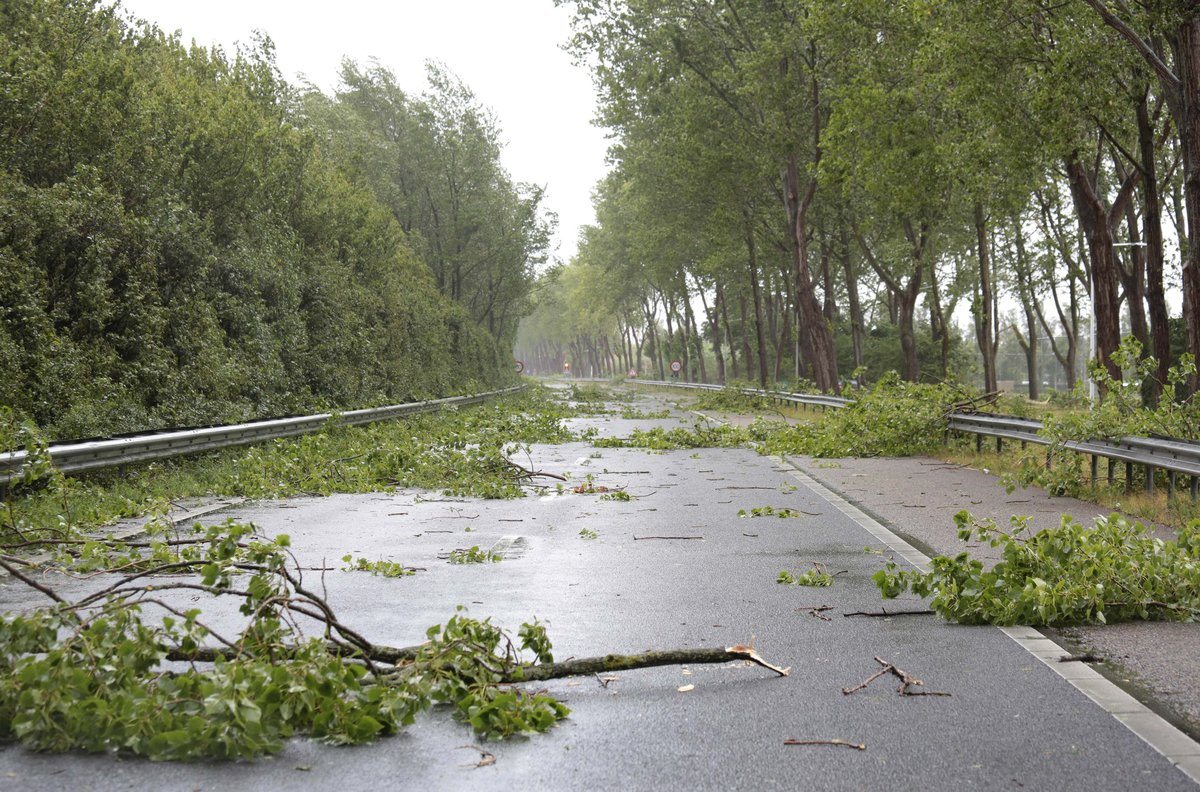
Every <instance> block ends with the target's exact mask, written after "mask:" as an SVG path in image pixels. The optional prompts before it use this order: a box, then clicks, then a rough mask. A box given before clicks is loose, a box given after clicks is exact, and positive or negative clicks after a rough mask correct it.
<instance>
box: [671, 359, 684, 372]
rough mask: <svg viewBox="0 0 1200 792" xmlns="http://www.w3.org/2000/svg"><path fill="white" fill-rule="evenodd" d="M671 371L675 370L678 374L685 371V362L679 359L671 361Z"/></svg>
mask: <svg viewBox="0 0 1200 792" xmlns="http://www.w3.org/2000/svg"><path fill="white" fill-rule="evenodd" d="M671 371H674V372H675V373H676V374H678V373H679V372H681V371H683V364H682V363H680V362H679V361H678V360H672V361H671Z"/></svg>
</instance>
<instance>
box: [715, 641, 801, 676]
mask: <svg viewBox="0 0 1200 792" xmlns="http://www.w3.org/2000/svg"><path fill="white" fill-rule="evenodd" d="M725 651H726V652H728V653H729V654H731V655H737V656H738V657H744V658H745V659H747V660H749V661H750V662H752V663H755V664H757V665H760V666H762V667H763V668H766V669H769V670H771V671H774V672H775V673H776V674H779V676H788V675H789V674H790V673H791V672H792V669H791V667H788V668H782V667H780V666H777V665H773V664H771V663H768V662H767V661H766V660H763V659H762V658H761V657H760V656H759V654H758V652H756V651H754V648H753V647H750V646H746V645H745V644H738V645H737V646H727V647H725Z"/></svg>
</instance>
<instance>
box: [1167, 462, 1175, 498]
mask: <svg viewBox="0 0 1200 792" xmlns="http://www.w3.org/2000/svg"><path fill="white" fill-rule="evenodd" d="M1173 500H1175V471H1174V470H1172V471H1169V472H1168V473H1167V503H1170V502H1171V501H1173Z"/></svg>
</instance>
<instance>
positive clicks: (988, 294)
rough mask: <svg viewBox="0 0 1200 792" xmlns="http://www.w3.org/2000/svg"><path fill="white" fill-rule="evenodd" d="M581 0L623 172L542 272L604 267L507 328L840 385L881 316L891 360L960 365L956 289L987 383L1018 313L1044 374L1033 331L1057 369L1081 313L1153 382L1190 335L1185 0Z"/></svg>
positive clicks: (1194, 112) (578, 47)
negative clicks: (1145, 365) (576, 251)
mask: <svg viewBox="0 0 1200 792" xmlns="http://www.w3.org/2000/svg"><path fill="white" fill-rule="evenodd" d="M572 5H573V6H574V12H575V16H574V26H575V27H574V29H575V35H574V38H573V40H572V42H571V46H572V47H573V49H574V51H575V52H576V54H577V55H578V56H579V58H580V59H581V61H583V62H587V63H589V64H591V65H592V67H593V70H594V75H595V81H596V84H597V86H598V87H599V89H600V92H601V105H602V110H601V120H602V123H604V124H605V125H606V126H608V127H610V128H611V129H612V130H613V131H614V133H615V140H616V142H615V144H614V146H613V150H612V156H613V159H614V161H615V163H616V167H615V169H614V171H613V172H612V173H611V174H610V176H609V177H608V178H607V179H606V180H605V181H604V182H603V183H602V184H601V185H600V186H599V187H598V189H597V192H596V203H597V214H598V223H597V226H596V227H595V228H593V229H590V230H589V231H588V232H587V234H586V235H585V237H584V240H583V246H582V249H581V252H580V255H579V257H578V259H577V260H576V261H574V262H573V263H572V264H571V265H570V267H569V268H568V269H569V270H577V271H578V272H576V273H574V274H572V275H571V276H570V278H567V273H562V275H560V276H558V277H563V278H567V279H568V280H575V281H584V282H587V281H592V282H595V284H596V285H597V286H598V287H599V288H597V289H595V290H591V291H589V292H588V307H589V310H588V311H579V310H574V309H566V310H556V311H554V312H553V315H554V316H555V317H560V319H559V322H558V325H557V326H549V325H548V324H547V323H546V322H544V321H542V322H532V323H531V324H530V325H529V328H528V330H527V331H526V332H525V334H524V335H523V337H522V340H523V344H522V346H523V348H525V347H530V348H532V347H533V346H536V345H538V344H541V346H542V348H544V349H548V350H552V349H553V345H554V343H555V342H558V343H575V344H576V345H580V344H585V345H586V344H590V345H592V346H604V345H605V342H606V340H607V339H616V340H617V343H615V344H614V343H612V342H608V346H609V347H614V346H616V347H621V346H622V345H623V346H624V347H625V348H628V346H629V345H630V343H631V342H632V344H633V346H634V347H637V346H639V345H642V346H644V347H646V348H648V352H649V354H648V357H649V359H650V360H651V361H654V360H656V359H657V358H659V357H660V355H658V354H657V353H656V351H655V347H656V346H658V347H662V346H664V345H666V346H670V348H672V349H673V350H674V351H675V354H677V355H684V356H686V358H687V361H688V363H689V364H691V363H693V362H694V366H691V365H690V366H689V367H690V368H691V369H692V371H690V372H689V373H691V374H693V375H696V376H705V375H706V374H714V375H715V377H716V378H724V377H726V376H733V375H737V376H747V377H752V378H754V379H758V380H760V381H762V382H763V383H766V382H767V381H768V380H770V379H772V378H775V379H779V378H781V377H785V376H796V375H799V376H803V377H806V378H808V379H810V380H812V382H813V383H814V384H815V385H816V386H817V387H819V388H820V389H822V390H828V391H836V390H838V389H839V388H840V386H841V384H842V383H843V382H844V381H845V379H846V378H847V377H848V376H849V375H850V373H851V370H855V369H859V370H861V367H863V366H868V367H869V366H870V365H872V359H871V354H870V352H871V346H872V338H873V337H875V338H878V337H884V338H887V337H890V338H895V339H896V341H897V348H896V351H895V357H894V363H895V364H896V367H897V368H898V369H899V370H900V371H901V373H902V374H903V376H904V377H906V378H908V379H917V378H919V377H921V376H938V377H945V376H947V375H952V374H955V373H956V371H955V368H956V363H955V361H956V359H957V358H958V357H959V350H958V348H957V346H958V344H959V343H960V339H958V337H957V333H956V330H955V326H954V322H953V317H954V314H955V312H956V311H960V312H969V314H970V315H971V317H972V322H971V325H972V334H973V336H974V338H973V339H972V342H973V343H972V346H974V347H975V348H976V349H977V350H978V352H977V356H976V358H977V360H978V361H979V368H980V373H981V379H982V384H983V385H984V387H985V388H987V389H989V390H991V389H994V388H995V387H996V384H997V366H996V354H997V348H998V343H999V340H1000V337H1001V335H1007V334H1012V335H1013V337H1014V338H1016V339H1018V343H1019V344H1020V346H1021V347H1022V349H1023V350H1025V354H1026V358H1027V366H1028V371H1029V372H1030V376H1029V377H1028V379H1029V380H1030V382H1031V384H1032V386H1033V388H1036V384H1037V382H1038V380H1039V377H1038V376H1037V374H1036V372H1037V370H1038V360H1037V354H1038V350H1039V349H1040V348H1041V347H1043V346H1045V345H1046V344H1045V341H1048V342H1049V346H1050V349H1051V350H1052V352H1053V354H1054V356H1055V357H1056V358H1057V359H1058V361H1059V363H1060V364H1061V366H1062V367H1063V370H1064V374H1065V378H1066V380H1067V382H1068V383H1069V384H1073V382H1074V379H1075V377H1076V376H1077V372H1078V370H1079V368H1080V365H1079V362H1080V361H1079V358H1080V357H1081V355H1083V354H1086V341H1083V342H1082V343H1081V335H1083V334H1084V332H1085V330H1086V322H1087V321H1089V319H1091V318H1093V317H1094V322H1095V332H1096V355H1097V358H1098V359H1099V361H1100V362H1101V363H1102V364H1104V365H1105V366H1107V367H1108V369H1109V371H1110V373H1111V374H1112V375H1113V376H1115V377H1119V376H1120V374H1121V372H1120V371H1119V370H1117V366H1116V365H1115V363H1113V361H1112V354H1113V352H1114V351H1115V350H1116V348H1117V346H1118V344H1119V343H1120V339H1121V335H1122V326H1124V327H1126V328H1128V330H1129V332H1131V333H1132V334H1133V335H1135V336H1137V337H1138V339H1139V340H1140V341H1141V342H1142V346H1143V348H1144V349H1145V350H1147V353H1148V354H1152V355H1153V356H1154V357H1155V358H1156V359H1157V360H1158V361H1159V366H1160V368H1159V371H1158V376H1157V378H1156V379H1157V381H1156V382H1152V383H1149V384H1148V386H1147V398H1148V399H1150V400H1151V401H1153V400H1156V399H1157V398H1158V396H1159V392H1160V383H1162V382H1165V381H1166V367H1167V366H1168V365H1169V364H1170V363H1171V362H1172V360H1174V359H1177V358H1178V356H1179V353H1180V352H1182V351H1183V347H1186V349H1187V350H1190V352H1191V353H1192V354H1193V355H1195V354H1196V353H1198V352H1200V318H1198V317H1200V313H1198V312H1200V240H1198V239H1197V238H1196V235H1197V234H1200V170H1198V169H1200V148H1198V146H1200V3H1197V2H1195V0H1149V1H1147V2H1139V3H1136V4H1126V3H1111V4H1110V3H1106V2H1104V1H1103V0H1068V2H1057V1H1056V2H1048V1H1047V0H1014V2H1006V3H994V2H989V1H988V0H909V1H908V2H893V1H892V0H861V1H860V2H854V3H842V2H832V0H768V1H767V2H761V1H759V0H753V1H751V0H722V1H721V2H710V1H709V0H621V1H619V0H576V2H574V3H572ZM544 286H545V288H544V289H543V293H544V294H547V295H553V296H552V297H548V298H547V299H553V300H559V301H562V300H569V294H564V293H562V292H561V290H559V289H556V287H555V286H554V285H553V284H552V283H549V282H548V283H546V284H544ZM1172 289H1174V290H1175V293H1176V294H1178V293H1179V292H1182V295H1183V301H1182V309H1183V310H1182V316H1176V317H1172V316H1171V315H1170V311H1169V310H1168V295H1169V294H1170V293H1171V291H1172ZM696 306H699V310H696ZM1009 306H1012V309H1011V310H1009ZM960 307H961V309H960ZM697 313H699V314H700V315H699V316H696V315H695V314H697ZM551 324H552V323H551ZM1173 329H1174V330H1175V333H1176V336H1177V337H1178V338H1179V342H1178V344H1177V345H1176V348H1172V330H1173ZM664 333H665V336H666V338H662V337H661V336H663V335H664ZM656 336H660V337H658V338H656ZM702 342H703V344H704V345H706V346H708V347H711V355H709V356H706V355H702V354H700V352H701V344H702ZM630 355H631V357H630V362H632V363H635V364H636V363H640V362H641V360H642V358H641V356H640V355H639V354H638V351H637V349H636V348H635V349H634V350H633V352H632V353H630ZM705 357H708V360H709V361H712V362H713V363H714V364H715V367H716V371H715V372H704V371H701V370H700V368H701V367H702V366H703V365H704V361H705ZM876 358H877V360H878V361H879V362H882V361H885V360H886V358H882V359H879V358H878V356H876ZM635 367H636V366H635ZM871 373H872V374H878V373H880V372H878V371H872V372H871ZM1195 386H1196V382H1195V379H1194V378H1193V381H1192V388H1193V390H1194V389H1195Z"/></svg>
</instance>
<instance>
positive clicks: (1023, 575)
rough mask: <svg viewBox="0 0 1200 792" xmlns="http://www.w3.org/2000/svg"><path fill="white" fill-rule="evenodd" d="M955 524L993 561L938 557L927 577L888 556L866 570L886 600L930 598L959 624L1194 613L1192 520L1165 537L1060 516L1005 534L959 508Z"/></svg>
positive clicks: (1198, 581) (1196, 553)
mask: <svg viewBox="0 0 1200 792" xmlns="http://www.w3.org/2000/svg"><path fill="white" fill-rule="evenodd" d="M955 522H956V523H957V525H958V535H959V538H960V539H962V540H963V541H981V542H986V543H987V544H988V545H990V546H991V547H999V548H1001V552H1002V559H1001V561H1000V562H999V563H997V564H996V565H995V566H994V567H992V568H990V569H989V568H987V567H985V566H984V564H983V563H982V562H981V561H979V560H977V559H974V558H971V556H970V555H969V554H968V553H966V552H963V553H959V554H958V555H956V556H954V557H953V558H951V557H948V556H938V557H936V558H934V559H932V560H931V561H930V565H931V567H932V571H930V572H928V573H923V572H917V571H912V570H902V569H900V568H899V567H898V566H897V565H896V564H895V563H894V562H891V561H889V562H888V564H887V566H886V568H885V569H882V570H880V571H879V572H877V573H875V576H874V580H875V582H876V584H877V585H878V586H879V589H880V591H881V592H883V595H884V596H885V597H888V598H891V597H895V596H897V595H899V594H902V593H904V592H906V591H908V592H912V593H913V594H916V595H918V596H921V597H932V600H931V607H932V608H933V609H934V610H935V611H937V612H938V613H940V614H941V615H942V616H944V617H946V618H947V619H952V620H954V621H958V622H962V623H964V624H999V625H1011V624H1030V625H1035V626H1042V625H1051V626H1053V625H1065V624H1097V623H1099V624H1103V623H1106V622H1117V621H1128V620H1131V619H1175V620H1186V621H1192V620H1195V619H1196V618H1198V617H1200V521H1193V522H1191V523H1190V524H1189V525H1187V526H1185V527H1184V528H1183V529H1182V530H1181V531H1180V532H1179V538H1178V539H1177V540H1174V541H1165V542H1164V541H1162V540H1161V539H1156V538H1154V537H1153V536H1151V535H1150V534H1149V533H1148V532H1147V530H1146V528H1145V526H1143V525H1142V524H1140V523H1131V522H1129V521H1128V520H1126V519H1125V518H1124V517H1121V516H1120V515H1115V514H1114V515H1112V516H1111V517H1108V518H1103V519H1098V520H1096V523H1095V525H1092V526H1084V525H1082V524H1080V523H1079V522H1076V521H1075V520H1073V519H1072V518H1070V517H1067V516H1064V517H1063V519H1062V522H1061V524H1060V525H1059V526H1057V527H1054V528H1047V529H1045V530H1042V531H1038V532H1031V531H1030V530H1029V518H1027V517H1013V518H1012V528H1011V530H1009V531H1007V532H1006V531H1003V530H1001V529H999V528H997V527H996V525H995V524H994V523H993V522H991V521H986V522H982V523H981V522H978V521H976V520H975V518H973V517H972V516H971V515H970V514H969V513H967V512H965V511H963V512H959V513H958V515H956V517H955Z"/></svg>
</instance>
